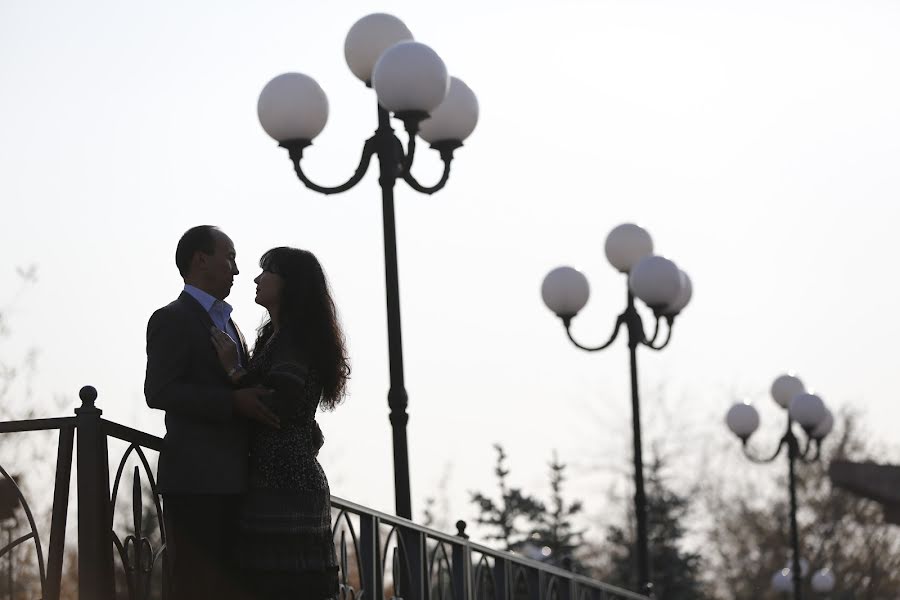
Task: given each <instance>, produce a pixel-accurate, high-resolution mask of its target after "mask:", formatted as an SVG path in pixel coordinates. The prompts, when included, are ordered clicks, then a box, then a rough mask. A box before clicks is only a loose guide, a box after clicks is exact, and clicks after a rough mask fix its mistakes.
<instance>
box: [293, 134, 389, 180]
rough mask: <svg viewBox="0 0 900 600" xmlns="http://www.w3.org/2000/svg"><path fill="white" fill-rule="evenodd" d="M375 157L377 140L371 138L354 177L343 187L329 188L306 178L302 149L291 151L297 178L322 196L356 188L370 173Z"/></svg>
mask: <svg viewBox="0 0 900 600" xmlns="http://www.w3.org/2000/svg"><path fill="white" fill-rule="evenodd" d="M374 155H375V138H374V137H371V138H369V139H367V140H366V143H365V145H363V151H362V156H361V157H360V159H359V166H357V167H356V171H355V172H354V173H353V176H352V177H350V179H348V180H347V181H346V182H344V183H342V184H341V185H338V186H334V187H327V186H321V185H319V184H317V183H314V182H313V181H311V180H310V179H309V177H307V176H306V173H304V172H303V168H302V167H301V166H300V159H301V158H302V157H303V150H302V149H300V150H299V151H296V152H295V151H293V150H291V151H290V157H291V162H292V163H294V172H296V173H297V178H298V179H300V181H302V182H303V185H305V186H306V187H308V188H309V189H311V190H313V191H315V192H319V193H321V194H340V193H341V192H346V191H347V190H349V189H350V188H352V187H353V186H355V185H356V184H357V183H359V182H360V181H361V180H362V178H363V176H364V175H365V174H366V171H368V169H369V165H370V164H371V162H372V157H373V156H374Z"/></svg>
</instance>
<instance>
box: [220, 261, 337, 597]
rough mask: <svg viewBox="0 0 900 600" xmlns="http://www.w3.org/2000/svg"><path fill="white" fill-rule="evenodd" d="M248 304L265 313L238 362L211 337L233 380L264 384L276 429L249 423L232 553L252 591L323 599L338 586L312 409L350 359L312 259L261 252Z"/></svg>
mask: <svg viewBox="0 0 900 600" xmlns="http://www.w3.org/2000/svg"><path fill="white" fill-rule="evenodd" d="M259 266H260V267H261V268H262V273H260V274H259V276H258V277H257V278H256V279H255V280H254V281H255V282H256V303H257V304H260V305H261V306H264V307H265V308H266V309H267V310H268V313H269V319H268V321H266V322H265V323H264V324H263V325H262V327H260V329H259V335H258V337H257V339H256V345H255V348H254V351H253V355H252V357H251V359H250V361H249V364H248V366H247V368H246V370H244V369H242V368H241V367H240V366H239V363H238V355H237V351H236V346H235V344H234V342H233V341H232V340H231V338H230V337H228V336H227V334H224V333H222V332H221V331H219V330H215V331H213V344H214V345H215V346H216V351H217V353H218V354H219V358H220V360H221V361H222V366H223V367H224V368H225V372H226V373H228V374H229V376H230V377H231V379H232V382H233V383H234V384H235V385H240V386H241V387H247V386H249V385H262V386H265V387H267V388H269V389H271V390H273V393H272V395H271V396H269V399H268V402H267V404H268V407H269V408H270V409H271V410H272V412H274V413H275V414H276V415H277V416H278V419H279V421H280V427H279V428H278V429H275V428H272V427H268V426H266V425H262V424H257V423H254V425H253V428H252V430H251V437H250V486H249V491H248V492H247V495H246V497H245V499H244V502H243V507H242V512H241V518H240V534H241V535H240V536H239V540H238V548H237V553H238V560H239V563H240V565H241V568H242V569H243V570H244V571H245V573H246V575H247V582H248V588H249V592H250V595H251V597H253V598H265V599H273V600H274V599H276V598H277V599H280V598H298V597H302V598H309V599H310V600H323V599H325V598H330V597H332V596H334V595H335V594H336V593H337V586H338V576H337V570H338V567H337V561H336V558H335V552H334V543H333V541H332V534H331V505H330V491H329V489H328V480H327V479H326V478H325V473H324V472H323V471H322V467H321V466H320V465H319V463H318V461H317V460H316V455H317V454H318V451H319V448H320V447H321V446H322V443H323V438H322V432H321V430H320V429H319V427H318V425H317V424H316V421H315V413H316V409H317V408H318V407H320V406H321V407H322V408H323V409H326V410H328V409H333V408H334V407H335V406H336V405H337V404H338V403H339V402H340V401H341V400H342V399H343V397H344V391H345V384H346V381H347V377H348V376H349V374H350V366H349V362H348V359H347V353H346V349H345V347H344V337H343V334H342V332H341V329H340V325H339V324H338V320H337V316H336V311H335V307H334V302H333V300H332V299H331V294H330V293H329V290H328V284H327V282H326V281H325V274H324V273H323V272H322V267H321V266H320V265H319V261H318V260H316V257H315V256H314V255H313V254H312V253H310V252H307V251H305V250H299V249H296V248H274V249H272V250H269V251H268V252H266V253H265V254H264V255H263V257H262V258H261V259H260V262H259Z"/></svg>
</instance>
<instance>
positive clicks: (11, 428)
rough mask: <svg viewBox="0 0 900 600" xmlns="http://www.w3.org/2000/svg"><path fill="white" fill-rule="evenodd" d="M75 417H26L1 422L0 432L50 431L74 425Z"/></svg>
mask: <svg viewBox="0 0 900 600" xmlns="http://www.w3.org/2000/svg"><path fill="white" fill-rule="evenodd" d="M74 426H75V417H55V418H52V419H24V420H21V421H3V422H0V433H17V432H22V431H48V430H51V429H62V428H63V427H74Z"/></svg>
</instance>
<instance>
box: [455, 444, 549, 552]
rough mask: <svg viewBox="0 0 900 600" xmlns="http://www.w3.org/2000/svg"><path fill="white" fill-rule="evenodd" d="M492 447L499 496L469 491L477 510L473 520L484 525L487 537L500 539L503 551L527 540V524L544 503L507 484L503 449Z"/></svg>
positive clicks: (529, 523) (515, 547)
mask: <svg viewBox="0 0 900 600" xmlns="http://www.w3.org/2000/svg"><path fill="white" fill-rule="evenodd" d="M494 450H496V452H497V462H496V464H495V466H494V474H495V475H496V476H497V485H498V487H499V488H500V490H499V491H500V497H499V500H497V501H495V500H494V499H493V498H491V497H489V496H486V495H484V494H482V493H480V492H474V493H472V502H474V503H475V505H476V506H477V507H478V511H479V512H478V516H477V517H476V519H475V521H476V522H477V523H478V524H480V525H484V526H486V527H488V535H487V539H488V540H492V541H497V542H500V543H501V544H502V545H503V547H504V549H505V550H516V549H517V548H520V547H521V546H522V545H523V544H524V543H525V542H526V541H527V540H528V537H529V536H530V535H531V533H532V526H531V524H532V523H533V522H534V520H535V518H536V516H537V515H538V514H540V513H542V512H543V511H544V505H543V504H542V503H541V502H540V501H539V500H537V499H536V498H534V497H533V496H530V495H528V494H526V493H524V492H523V491H522V490H521V488H514V487H510V486H509V484H508V482H507V478H508V477H509V469H508V468H507V466H506V452H504V450H503V447H502V446H501V445H500V444H495V445H494Z"/></svg>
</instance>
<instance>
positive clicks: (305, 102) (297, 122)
mask: <svg viewBox="0 0 900 600" xmlns="http://www.w3.org/2000/svg"><path fill="white" fill-rule="evenodd" d="M344 57H345V58H346V60H347V66H349V67H350V71H351V72H352V73H353V74H354V75H355V76H356V77H357V78H359V79H360V80H361V81H363V82H364V83H365V84H366V85H367V86H369V87H372V88H374V89H375V93H376V94H377V96H378V102H379V104H380V105H381V106H382V107H383V108H385V109H386V110H388V111H390V112H391V113H393V114H394V116H396V117H398V118H400V119H403V120H404V122H406V123H407V128H408V129H409V128H410V127H412V131H411V134H413V135H414V134H415V133H416V132H418V134H419V135H420V136H421V137H422V138H423V139H424V140H425V141H427V142H429V143H431V145H432V146H433V147H435V148H440V147H441V146H442V145H452V146H454V147H458V146H460V145H461V144H462V142H463V140H465V139H466V138H467V137H468V136H469V135H470V134H471V133H472V131H473V130H474V129H475V125H476V123H477V122H478V100H477V98H476V97H475V94H474V93H472V90H471V89H469V87H468V86H467V85H466V84H465V83H464V82H463V81H462V80H460V79H457V78H456V77H451V76H450V75H449V74H448V71H447V66H446V65H445V64H444V61H443V60H442V59H441V57H440V56H439V55H438V54H437V53H436V52H435V51H434V50H432V49H431V48H430V47H429V46H427V45H425V44H423V43H421V42H417V41H415V40H414V39H413V35H412V33H411V32H410V30H409V29H408V28H407V27H406V25H405V24H404V23H403V22H402V21H401V20H400V19H398V18H397V17H394V16H392V15H388V14H383V13H375V14H371V15H368V16H366V17H363V18H362V19H360V20H359V21H357V22H356V23H355V24H354V25H353V26H352V27H351V28H350V31H349V32H348V33H347V38H346V40H345V42H344ZM257 113H258V115H259V122H260V124H261V125H262V127H263V129H264V130H265V132H266V133H267V134H269V136H271V137H272V138H273V139H275V140H276V141H278V142H279V143H280V144H281V145H283V146H290V145H291V144H294V145H309V144H310V143H312V140H313V139H314V138H315V137H316V136H317V135H319V134H320V133H321V132H322V130H323V129H324V128H325V124H326V123H327V122H328V98H327V97H326V95H325V92H324V91H323V90H322V88H321V87H320V86H319V84H318V83H317V82H316V81H315V80H314V79H313V78H312V77H310V76H308V75H305V74H303V73H284V74H282V75H279V76H277V77H275V78H274V79H272V80H271V81H270V82H269V83H267V84H266V86H265V87H264V88H263V90H262V93H261V94H260V96H259V102H258V104H257Z"/></svg>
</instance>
